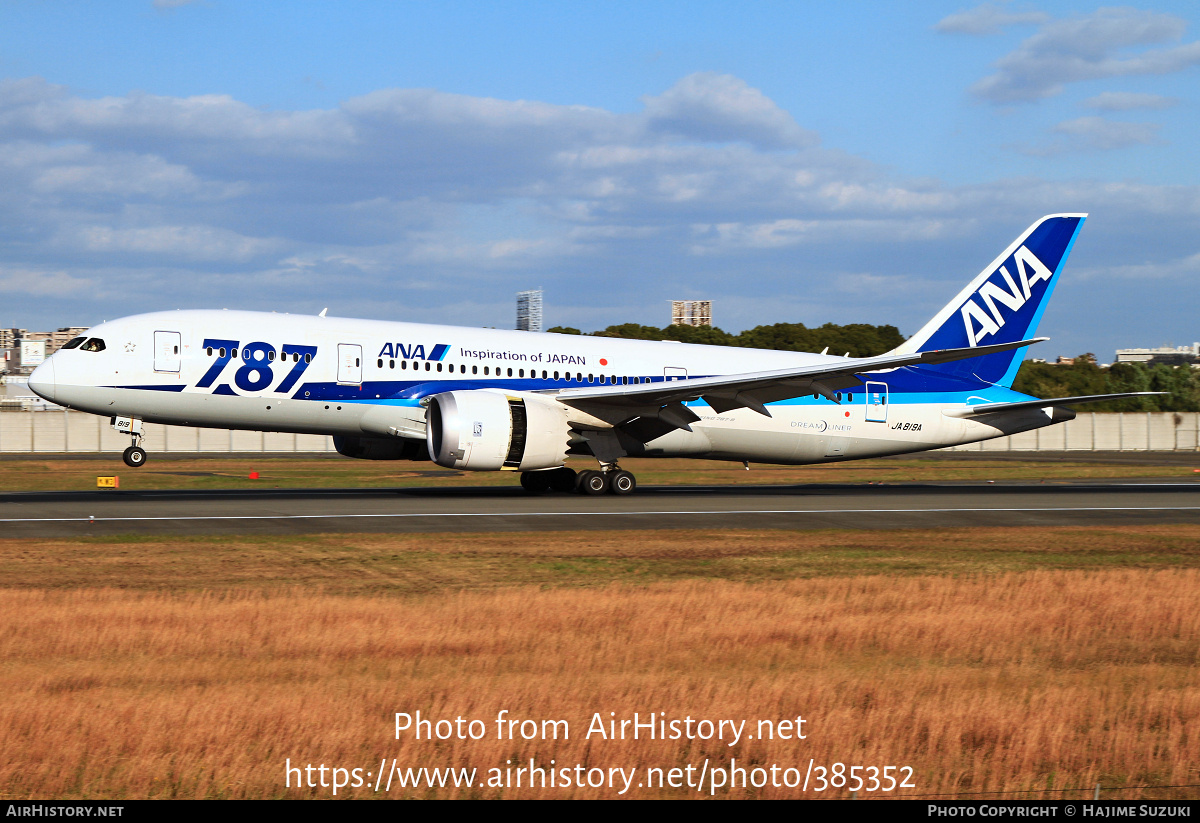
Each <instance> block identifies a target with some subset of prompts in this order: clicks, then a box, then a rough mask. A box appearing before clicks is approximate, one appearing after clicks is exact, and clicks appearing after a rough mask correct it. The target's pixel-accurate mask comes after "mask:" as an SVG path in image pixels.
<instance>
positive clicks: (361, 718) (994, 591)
mask: <svg viewBox="0 0 1200 823" xmlns="http://www.w3.org/2000/svg"><path fill="white" fill-rule="evenodd" d="M630 537H631V535H630V534H629V533H619V534H603V533H565V534H536V535H513V534H505V535H411V536H410V535H386V536H385V535H338V536H315V537H287V538H282V537H281V538H269V539H268V538H250V537H235V538H207V539H202V538H193V539H189V540H164V539H156V538H105V539H91V540H62V541H46V542H39V541H35V540H15V539H8V540H0V572H2V574H0V579H2V580H3V581H5V588H2V589H0V694H2V695H3V697H2V698H0V740H3V741H4V743H3V752H4V755H3V757H2V758H0V794H2V795H3V796H4V797H5V798H30V797H38V798H47V797H53V798H74V797H89V798H141V797H156V798H169V797H234V798H242V797H245V798H259V797H266V798H270V797H330V796H332V790H331V788H319V787H318V788H315V789H313V788H307V787H305V788H295V787H294V783H293V788H291V789H289V788H286V787H285V785H284V783H285V762H286V761H288V760H289V759H290V761H291V764H292V765H293V766H296V765H297V764H300V765H305V764H310V763H311V764H313V765H314V766H317V765H320V764H325V765H326V766H339V767H343V768H347V769H354V768H359V769H362V770H363V774H364V775H365V773H366V772H367V771H371V772H376V771H378V769H379V765H380V761H381V760H383V759H386V760H387V761H388V763H389V765H390V763H391V761H392V759H393V758H394V759H395V761H396V763H397V765H399V766H400V767H401V769H406V768H408V767H414V768H419V767H429V768H435V767H436V768H446V767H456V768H461V767H467V768H474V769H476V770H477V775H476V780H477V782H478V783H484V784H486V781H487V778H488V776H489V775H488V770H489V769H492V768H500V769H505V768H507V767H508V766H509V764H508V763H507V761H510V760H511V761H512V768H514V769H515V768H516V767H517V766H519V765H527V763H528V760H529V759H530V758H534V759H535V761H536V762H537V765H539V766H542V767H548V766H549V761H550V760H551V759H553V760H554V761H555V768H561V767H563V766H567V767H574V766H575V765H576V764H582V765H583V766H584V767H585V768H586V769H595V768H602V769H605V770H608V769H610V768H614V767H620V768H624V769H630V768H634V767H636V768H637V769H638V770H639V771H638V772H637V777H636V778H635V780H634V784H633V786H632V788H631V789H630V790H629V791H628V792H627V793H626V794H625V795H624V796H626V797H629V796H634V797H663V796H665V797H701V796H705V797H707V796H709V785H708V783H706V784H705V787H704V791H703V793H699V792H697V791H696V789H695V788H690V789H689V788H687V787H686V786H684V787H680V788H670V787H666V788H658V787H657V786H655V787H653V788H650V787H641V788H639V787H638V786H637V782H644V780H645V776H646V770H647V769H648V768H661V769H663V773H664V774H666V772H667V771H668V770H670V769H671V768H680V769H683V768H686V767H688V766H689V765H690V766H693V767H694V769H695V772H694V773H693V776H696V775H698V774H699V772H700V769H701V764H703V763H704V762H705V761H706V760H707V761H708V763H709V769H712V768H713V767H720V768H722V769H726V768H728V767H729V765H730V761H736V763H737V765H738V766H739V767H745V768H747V769H748V770H752V769H753V768H755V767H759V768H767V769H769V768H770V767H771V766H772V765H777V766H779V767H780V768H781V769H785V768H797V769H799V772H797V773H796V775H797V777H800V776H803V775H804V773H805V771H806V770H807V768H808V764H809V762H810V760H811V761H812V762H814V763H815V764H817V765H821V764H824V765H826V766H830V765H832V764H833V763H843V764H846V765H847V766H854V765H862V766H872V765H874V766H885V765H893V766H911V767H912V769H913V773H912V780H911V782H912V783H913V784H914V786H915V788H905V789H903V790H901V791H900V792H893V793H890V795H887V794H885V793H883V792H874V793H870V792H864V791H860V792H859V795H858V796H859V797H867V796H895V795H896V794H897V793H899V794H902V795H903V796H921V795H929V794H935V793H960V794H959V796H962V797H970V796H980V795H979V794H978V793H983V792H1004V793H1008V794H1003V795H988V796H990V797H1010V798H1011V797H1038V796H1042V795H1041V793H1043V792H1056V791H1058V790H1063V789H1070V790H1074V791H1073V793H1070V794H1066V795H1063V794H1047V795H1045V796H1048V797H1063V796H1066V797H1071V796H1074V797H1083V796H1090V794H1091V791H1092V787H1093V786H1094V785H1095V784H1096V783H1100V784H1101V785H1102V786H1104V787H1106V788H1105V791H1104V794H1103V796H1105V797H1126V798H1128V797H1138V796H1141V797H1154V798H1162V797H1195V796H1197V795H1198V794H1200V789H1197V788H1194V786H1195V784H1197V783H1200V779H1198V775H1197V772H1196V769H1197V768H1200V757H1198V754H1197V752H1198V751H1200V746H1198V745H1197V729H1200V679H1198V678H1197V677H1196V671H1197V664H1198V663H1200V605H1198V604H1200V598H1198V596H1197V595H1198V594H1200V528H1198V527H1196V526H1185V525H1181V526H1158V527H1150V528H1147V527H1139V528H1136V529H1135V528H1127V529H1123V528H1097V529H1086V528H1075V529H1043V530H1034V529H996V530H971V529H961V530H946V531H941V532H928V531H923V532H915V531H914V532H877V531H876V532H838V531H829V532H803V533H801V532H754V531H728V532H721V531H717V532H646V533H640V534H639V535H638V539H637V540H635V541H631V540H630ZM418 710H419V711H420V712H421V713H422V716H423V717H431V718H433V719H449V720H453V719H454V718H456V717H459V716H461V717H463V718H464V719H468V720H469V719H479V720H482V721H484V722H485V723H486V724H487V725H486V730H487V735H486V737H485V738H484V739H481V740H458V739H449V740H433V741H426V740H420V741H418V740H415V739H413V737H412V736H411V734H408V733H406V734H404V735H403V736H402V738H401V739H400V740H396V739H395V733H394V716H395V713H396V712H409V713H415V712H416V711H418ZM501 710H507V711H508V712H509V715H508V716H509V717H511V718H514V719H530V718H532V719H536V720H543V719H555V720H557V719H562V720H566V721H568V723H569V727H570V739H568V740H561V739H560V740H557V741H555V740H523V739H520V738H519V737H518V739H515V740H497V739H496V735H495V731H496V726H495V723H494V721H495V719H496V716H497V713H498V712H499V711H501ZM594 712H600V713H601V715H602V717H603V718H605V719H608V718H609V717H610V716H609V714H608V713H609V712H615V713H616V716H617V717H618V718H631V717H632V714H633V712H639V713H640V714H641V715H642V717H643V719H644V717H645V715H646V713H648V712H665V713H666V715H665V717H666V719H673V718H679V719H683V718H684V717H685V716H691V717H692V718H694V719H711V720H722V719H724V720H734V721H741V720H745V721H747V725H746V729H745V732H746V733H747V734H755V732H756V730H757V725H756V724H757V721H758V720H774V721H779V720H784V719H789V718H791V719H794V718H795V717H797V716H803V717H804V718H805V721H806V723H805V726H804V731H805V733H806V739H804V740H780V739H774V740H761V739H757V735H756V739H754V740H746V739H743V740H741V741H740V742H739V743H738V744H737V745H735V746H732V747H730V746H728V745H725V744H726V743H727V742H728V739H726V740H725V741H719V740H716V739H713V740H707V741H706V740H701V739H692V740H688V739H683V740H674V741H663V740H647V739H644V738H643V739H640V740H604V739H601V738H600V737H599V736H598V735H592V736H591V738H590V739H588V737H587V736H586V733H587V731H588V726H589V721H590V719H591V717H592V715H593V713H594ZM764 774H766V773H765V772H764ZM780 774H782V772H781V773H780ZM710 775H711V772H710ZM329 778H330V774H329V773H328V772H327V774H326V780H327V782H328V780H329ZM294 779H295V777H293V780H294ZM514 779H515V778H514ZM397 782H398V781H394V783H393V786H392V789H391V791H390V792H384V791H382V790H381V791H379V792H376V791H375V790H374V786H373V784H368V785H364V786H362V787H359V788H342V789H340V790H339V792H338V797H363V798H366V797H382V796H388V797H464V796H465V797H505V798H508V797H554V798H566V797H615V796H617V792H618V790H619V787H620V786H621V785H622V784H621V783H620V781H619V780H618V789H610V788H607V787H604V788H589V787H585V788H562V787H555V788H549V787H547V788H541V787H535V788H532V789H531V788H529V787H528V781H527V779H526V782H525V785H524V786H522V787H521V788H515V787H503V788H497V787H488V786H486V785H483V786H475V787H471V788H469V789H468V788H463V787H459V788H457V789H456V788H453V787H449V788H444V789H429V788H427V787H424V786H422V787H420V788H412V787H409V788H400V787H399V786H398V785H397ZM1120 786H1176V787H1180V788H1175V789H1165V790H1162V789H1160V790H1148V789H1138V790H1125V791H1122V792H1117V791H1115V790H1114V789H1113V788H1112V787H1120ZM1188 787H1192V788H1188ZM814 789H815V782H814V785H812V786H810V789H809V791H808V792H801V791H800V789H798V788H787V787H774V786H771V785H770V784H769V782H768V785H766V786H764V787H761V788H754V787H753V786H751V787H746V788H743V787H741V786H740V785H739V786H737V787H735V788H732V789H730V788H728V787H724V788H718V789H716V791H715V796H717V797H735V798H736V797H799V796H804V797H813V798H816V797H846V796H847V795H848V791H847V789H846V788H838V789H833V788H830V789H827V790H826V791H823V792H817V791H815V790H814ZM1015 792H1029V794H1020V795H1017V794H1012V793H1015ZM961 793H965V794H961Z"/></svg>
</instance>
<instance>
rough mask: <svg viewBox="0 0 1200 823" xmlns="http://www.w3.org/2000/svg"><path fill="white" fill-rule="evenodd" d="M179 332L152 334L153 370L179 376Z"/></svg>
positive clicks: (157, 332)
mask: <svg viewBox="0 0 1200 823" xmlns="http://www.w3.org/2000/svg"><path fill="white" fill-rule="evenodd" d="M179 346H180V340H179V332H177V331H156V332H155V333H154V370H155V371H161V372H171V373H174V374H179Z"/></svg>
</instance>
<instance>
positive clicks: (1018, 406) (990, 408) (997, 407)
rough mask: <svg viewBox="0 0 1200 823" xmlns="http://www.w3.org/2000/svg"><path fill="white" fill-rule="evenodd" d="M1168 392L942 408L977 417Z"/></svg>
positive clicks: (947, 412)
mask: <svg viewBox="0 0 1200 823" xmlns="http://www.w3.org/2000/svg"><path fill="white" fill-rule="evenodd" d="M1160 394H1170V392H1165V391H1131V392H1122V393H1121V394H1088V395H1083V396H1082V397H1055V398H1052V399H1050V400H1021V401H1018V402H1016V403H981V404H979V405H978V406H968V407H967V408H965V409H944V410H943V411H942V414H944V415H946V417H979V416H980V415H984V414H1000V413H1003V412H1012V411H1022V410H1024V409H1048V408H1051V407H1053V406H1074V405H1076V404H1078V403H1100V402H1102V401H1104V400H1120V399H1121V398H1123V397H1154V396H1157V395H1160Z"/></svg>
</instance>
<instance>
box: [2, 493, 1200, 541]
mask: <svg viewBox="0 0 1200 823" xmlns="http://www.w3.org/2000/svg"><path fill="white" fill-rule="evenodd" d="M1155 523H1200V482H1195V481H1187V480H1185V481H1174V480H1157V481H1155V480H1150V481H1146V480H1112V481H1075V482H1062V483H1059V482H1054V483H1045V484H1043V483H1021V482H1012V483H1004V484H1000V483H998V484H995V485H992V484H987V483H955V484H950V483H947V484H893V485H853V486H845V485H827V486H821V485H797V486H643V487H639V488H638V490H637V491H636V492H635V493H634V494H632V495H630V496H627V497H616V496H613V495H602V496H599V497H586V496H580V495H565V494H552V495H545V496H541V497H532V496H529V495H527V494H525V493H524V492H523V491H522V490H521V489H519V488H438V489H431V488H427V489H392V490H386V489H314V490H296V489H272V490H261V491H259V490H253V491H224V490H222V491H186V492H178V491H158V492H155V491H146V492H123V491H95V492H28V493H13V494H0V535H3V536H5V537H67V536H77V535H114V534H163V535H171V534H178V535H184V534H187V535H195V534H304V533H316V532H486V531H563V530H586V529H595V530H609V529H624V530H642V529H681V528H694V529H717V528H762V529H829V528H871V529H900V528H942V527H945V528H950V527H962V526H1087V525H1103V524H1121V525H1133V524H1155Z"/></svg>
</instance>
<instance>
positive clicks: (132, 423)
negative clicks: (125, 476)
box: [112, 417, 146, 469]
mask: <svg viewBox="0 0 1200 823" xmlns="http://www.w3.org/2000/svg"><path fill="white" fill-rule="evenodd" d="M112 427H113V428H114V429H116V430H117V431H118V432H124V433H125V434H128V435H130V436H131V437H132V438H133V445H132V446H130V447H129V448H127V449H126V450H125V451H124V452H123V453H122V454H121V459H122V460H124V461H125V465H126V466H129V467H130V468H132V469H137V468H140V467H141V466H143V465H145V463H146V450H145V449H143V448H142V446H141V442H142V421H141V420H139V419H138V418H136V417H114V418H113V419H112Z"/></svg>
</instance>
